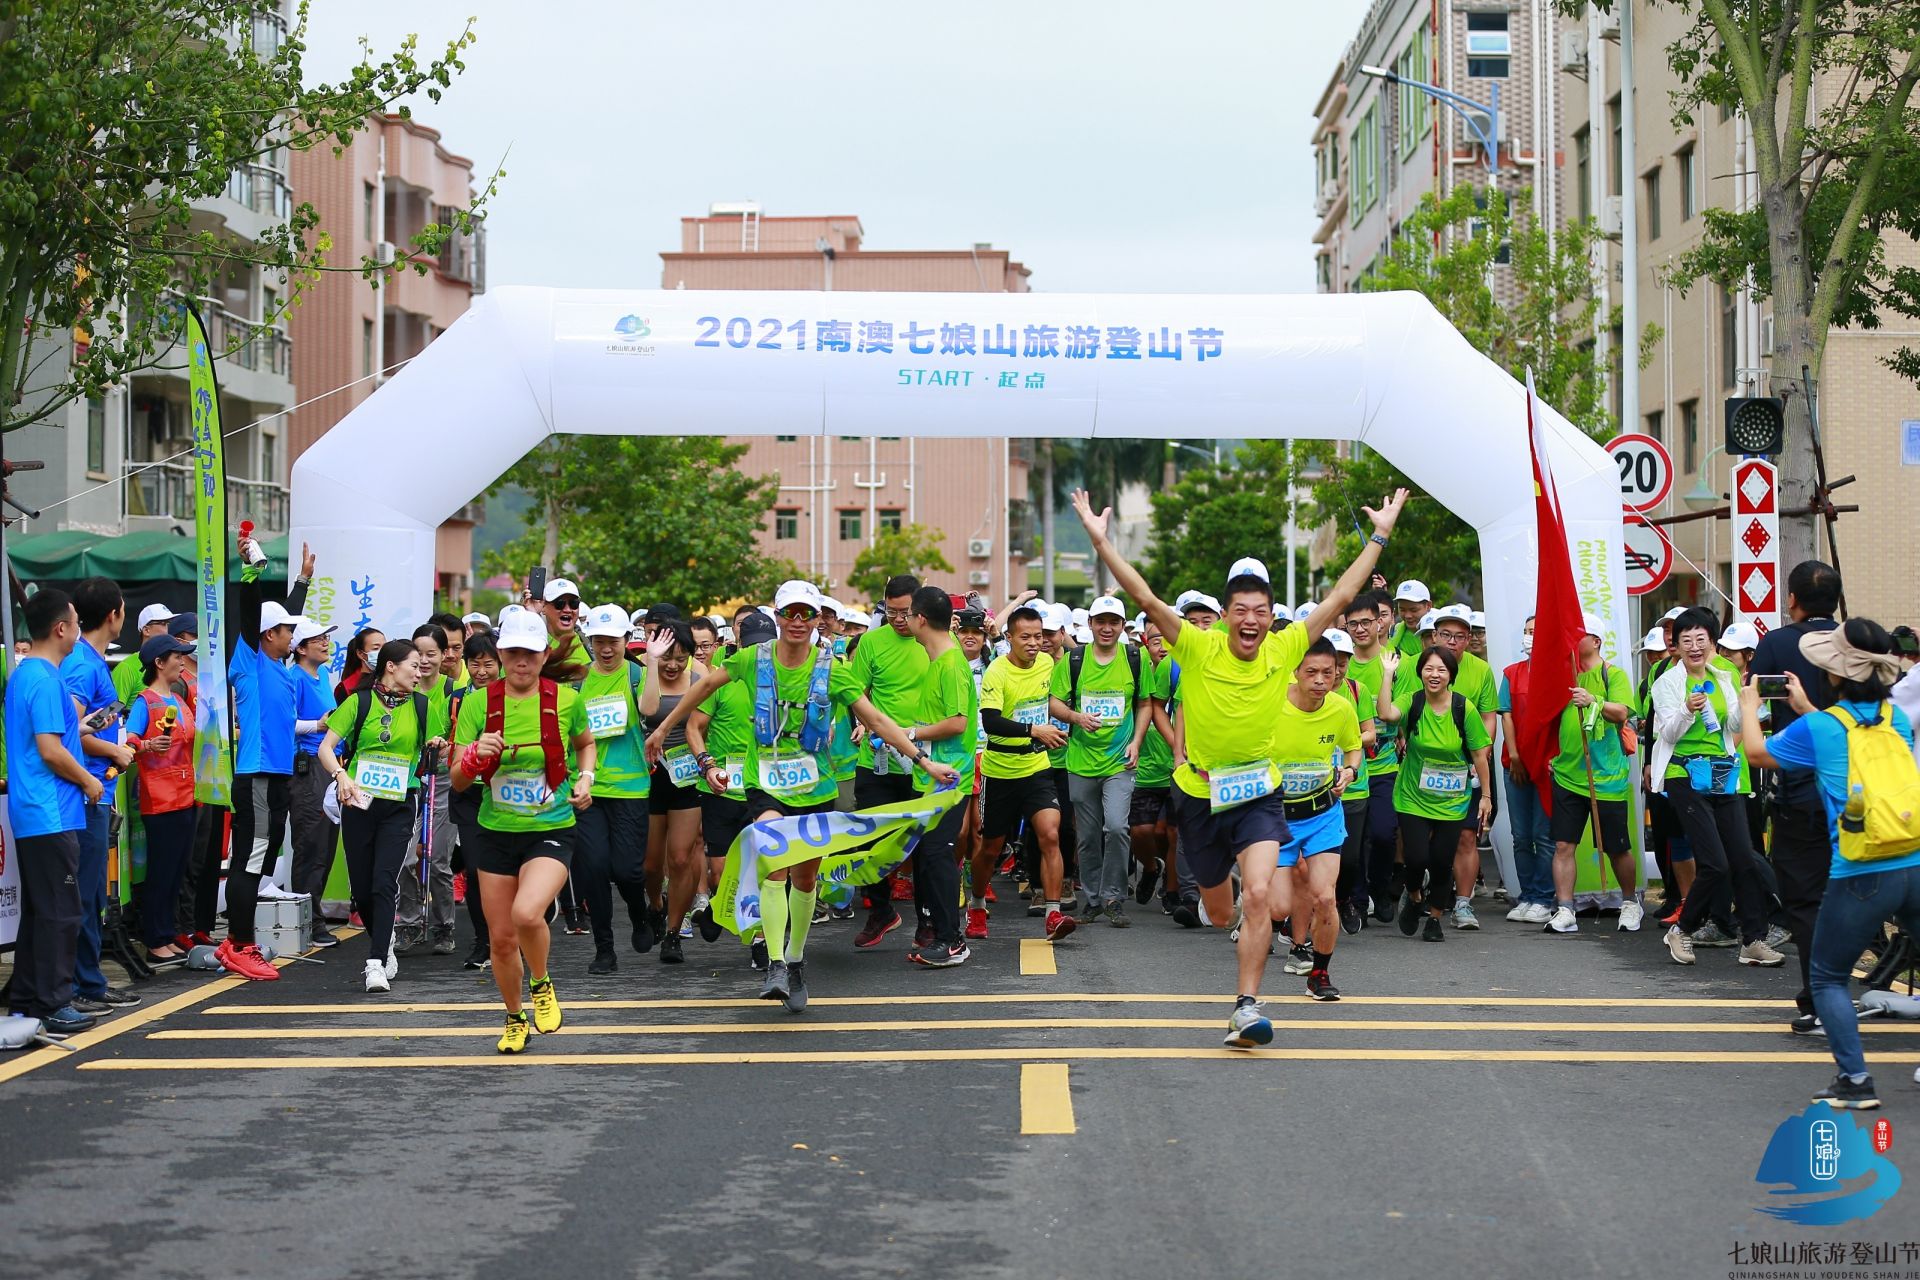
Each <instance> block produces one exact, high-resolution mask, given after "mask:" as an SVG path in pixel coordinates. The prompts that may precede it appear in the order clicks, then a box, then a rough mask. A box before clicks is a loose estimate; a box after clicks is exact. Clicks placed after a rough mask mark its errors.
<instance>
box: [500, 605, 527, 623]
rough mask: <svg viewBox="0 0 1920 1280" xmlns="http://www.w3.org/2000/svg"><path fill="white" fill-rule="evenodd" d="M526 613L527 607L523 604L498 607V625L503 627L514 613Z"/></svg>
mask: <svg viewBox="0 0 1920 1280" xmlns="http://www.w3.org/2000/svg"><path fill="white" fill-rule="evenodd" d="M526 611H527V607H526V606H525V605H523V604H508V605H502V606H500V625H501V626H503V627H504V626H506V625H507V619H508V618H511V617H512V616H513V615H514V614H516V613H525V612H526Z"/></svg>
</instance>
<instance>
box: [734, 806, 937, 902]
mask: <svg viewBox="0 0 1920 1280" xmlns="http://www.w3.org/2000/svg"><path fill="white" fill-rule="evenodd" d="M960 799H961V794H960V790H959V788H958V787H948V788H947V789H945V790H943V791H935V792H933V793H931V794H929V795H923V796H916V797H915V798H914V799H912V800H901V801H897V802H895V803H893V804H883V805H878V806H876V807H874V808H872V809H860V810H856V811H855V812H853V813H832V812H830V813H808V814H802V815H801V816H799V817H796V818H773V819H770V820H768V821H765V822H750V823H748V824H747V825H746V827H745V828H744V829H743V830H742V831H741V832H740V835H739V837H738V838H737V839H735V840H734V842H733V846H732V847H731V848H730V849H728V850H727V863H726V866H725V868H724V869H723V870H722V871H721V873H720V887H719V889H718V890H717V891H716V892H715V894H714V897H713V918H714V920H715V922H717V923H718V924H719V925H720V926H721V927H722V928H724V929H726V930H728V931H729V932H731V933H736V934H739V935H740V936H741V937H743V938H744V937H746V936H747V935H748V934H749V933H752V932H753V931H754V930H755V929H757V928H759V927H760V882H761V881H762V879H764V878H765V877H766V876H768V875H771V874H772V873H773V872H776V871H781V870H784V869H785V868H787V867H792V866H797V865H798V864H800V863H802V862H809V861H811V860H813V859H814V858H819V859H821V862H820V892H821V895H822V896H823V897H825V898H826V899H827V900H828V901H833V900H835V898H836V897H838V896H839V895H841V894H844V893H848V892H850V891H851V890H852V889H854V888H857V887H859V886H861V885H869V884H878V883H879V882H880V880H881V879H883V878H884V877H885V876H886V875H887V873H889V872H890V871H892V870H893V869H894V868H895V867H897V866H899V865H900V864H901V863H902V862H905V861H906V860H907V859H908V858H910V857H912V856H913V851H914V849H915V848H917V847H918V846H919V843H920V839H921V837H922V836H924V835H926V833H927V832H928V831H930V830H931V829H932V828H933V827H934V826H935V824H937V823H938V822H939V821H940V819H941V818H942V817H943V816H944V815H945V814H946V812H947V810H949V809H951V808H953V806H954V805H955V804H957V803H959V801H960Z"/></svg>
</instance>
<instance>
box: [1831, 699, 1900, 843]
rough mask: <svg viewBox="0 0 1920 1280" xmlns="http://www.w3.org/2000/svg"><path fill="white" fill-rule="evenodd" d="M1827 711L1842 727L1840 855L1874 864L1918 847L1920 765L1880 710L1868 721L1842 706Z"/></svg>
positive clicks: (1890, 721) (1886, 716) (1889, 720)
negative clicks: (1843, 781) (1844, 780)
mask: <svg viewBox="0 0 1920 1280" xmlns="http://www.w3.org/2000/svg"><path fill="white" fill-rule="evenodd" d="M1827 714H1828V715H1830V716H1832V717H1833V718H1834V719H1836V720H1838V721H1839V722H1840V723H1841V725H1842V726H1843V727H1844V728H1845V729H1846V731H1847V803H1846V807H1845V809H1844V810H1842V812H1841V814H1840V856H1841V857H1842V858H1845V859H1846V860H1847V861H1848V862H1880V861H1882V860H1884V859H1887V858H1900V857H1904V856H1906V855H1907V854H1910V853H1913V852H1916V851H1920V766H1917V765H1915V763H1914V759H1913V752H1912V751H1911V750H1909V749H1908V747H1907V744H1906V742H1905V741H1904V740H1903V739H1902V738H1901V737H1900V735H1899V733H1897V732H1896V731H1895V730H1894V727H1893V723H1892V720H1891V718H1890V717H1889V716H1888V715H1886V714H1885V713H1884V712H1883V713H1882V714H1881V716H1880V718H1879V719H1877V720H1874V721H1872V722H1871V723H1868V724H1862V723H1860V721H1859V720H1857V719H1855V718H1854V716H1853V713H1852V712H1850V711H1848V710H1847V709H1846V708H1845V707H1829V708H1828V709H1827Z"/></svg>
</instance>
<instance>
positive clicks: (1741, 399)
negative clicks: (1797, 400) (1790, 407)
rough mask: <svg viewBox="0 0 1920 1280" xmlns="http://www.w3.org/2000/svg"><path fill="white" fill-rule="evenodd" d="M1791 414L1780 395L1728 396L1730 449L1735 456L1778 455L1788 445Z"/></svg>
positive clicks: (1728, 437)
mask: <svg viewBox="0 0 1920 1280" xmlns="http://www.w3.org/2000/svg"><path fill="white" fill-rule="evenodd" d="M1786 438H1787V414H1786V409H1785V406H1784V402H1783V401H1782V400H1781V399H1780V398H1779V397H1778V396H1729V397H1728V398H1727V438H1726V446H1727V452H1728V453H1730V454H1732V455H1734V456H1735V457H1740V456H1746V457H1769V458H1771V457H1778V456H1779V454H1780V453H1781V452H1782V450H1783V448H1784V447H1785V444H1786Z"/></svg>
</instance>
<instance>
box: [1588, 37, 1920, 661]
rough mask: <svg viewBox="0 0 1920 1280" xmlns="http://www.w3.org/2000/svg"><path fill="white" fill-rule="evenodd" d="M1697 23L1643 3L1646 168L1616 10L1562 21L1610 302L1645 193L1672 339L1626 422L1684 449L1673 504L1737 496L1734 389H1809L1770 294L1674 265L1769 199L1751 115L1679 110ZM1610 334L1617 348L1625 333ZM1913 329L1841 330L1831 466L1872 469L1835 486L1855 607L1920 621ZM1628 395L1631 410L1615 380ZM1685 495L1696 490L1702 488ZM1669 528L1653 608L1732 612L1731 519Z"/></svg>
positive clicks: (1656, 312)
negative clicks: (1787, 360)
mask: <svg viewBox="0 0 1920 1280" xmlns="http://www.w3.org/2000/svg"><path fill="white" fill-rule="evenodd" d="M1694 20H1695V19H1694V15H1693V14H1691V13H1690V12H1688V11H1687V10H1685V9H1684V8H1674V7H1669V6H1662V5H1652V4H1649V3H1647V2H1646V0H1637V2H1636V3H1635V4H1634V10H1633V23H1634V54H1635V58H1634V81H1635V92H1634V102H1635V104H1636V110H1635V111H1634V112H1633V113H1632V115H1633V138H1634V157H1635V164H1634V169H1635V172H1633V173H1627V172H1625V171H1624V165H1623V146H1622V140H1623V130H1624V124H1623V113H1622V110H1621V95H1620V60H1621V52H1622V51H1621V48H1620V44H1619V35H1620V25H1619V19H1618V15H1617V14H1615V15H1612V16H1610V17H1608V16H1594V17H1592V18H1589V19H1588V20H1587V21H1585V22H1580V21H1574V22H1567V23H1564V24H1563V26H1564V27H1565V28H1566V30H1565V34H1563V36H1562V45H1561V47H1560V67H1561V74H1562V99H1563V101H1564V103H1565V112H1564V116H1563V129H1564V133H1563V135H1562V146H1563V150H1564V152H1565V155H1566V157H1567V168H1568V170H1569V172H1568V174H1567V186H1568V197H1567V198H1568V206H1569V207H1568V209H1567V216H1569V217H1579V216H1583V215H1588V214H1591V215H1592V216H1594V217H1595V218H1597V219H1598V220H1599V222H1600V224H1601V227H1602V229H1603V230H1605V231H1608V232H1609V233H1610V234H1611V236H1612V237H1613V238H1612V239H1610V240H1609V241H1607V242H1606V243H1605V244H1604V245H1603V247H1602V252H1603V254H1604V258H1605V260H1604V263H1603V269H1602V270H1601V272H1600V282H1601V288H1602V289H1603V291H1604V296H1603V302H1604V303H1605V304H1607V306H1609V307H1610V306H1612V305H1616V304H1618V303H1619V301H1620V299H1621V296H1622V288H1623V283H1624V276H1623V272H1624V255H1623V253H1622V245H1621V244H1620V243H1619V240H1618V236H1619V232H1620V223H1621V216H1620V204H1621V199H1622V197H1623V196H1624V195H1625V194H1627V193H1631V194H1632V196H1633V197H1634V199H1635V201H1636V202H1637V204H1636V221H1637V223H1638V240H1639V246H1638V247H1639V264H1638V271H1637V273H1636V275H1637V280H1636V283H1637V286H1638V289H1639V300H1640V317H1641V320H1642V322H1643V323H1653V324H1657V325H1659V326H1660V327H1661V329H1662V330H1663V331H1664V337H1663V338H1662V339H1661V341H1660V343H1659V345H1658V346H1657V347H1656V348H1655V350H1654V355H1653V361H1652V363H1651V364H1650V365H1649V366H1648V367H1647V368H1646V369H1644V370H1643V371H1642V372H1641V375H1640V394H1639V403H1638V404H1637V405H1634V406H1632V408H1631V409H1630V410H1629V411H1628V412H1626V413H1624V414H1623V415H1622V420H1623V422H1624V423H1625V424H1626V426H1627V429H1629V430H1632V429H1637V430H1640V431H1644V432H1646V433H1647V434H1649V435H1652V436H1655V437H1657V438H1658V439H1660V440H1661V441H1662V442H1663V443H1665V444H1666V446H1667V449H1668V452H1670V453H1671V454H1672V455H1673V461H1674V469H1675V472H1676V476H1675V479H1674V484H1673V492H1672V494H1670V495H1669V497H1668V499H1667V501H1666V503H1665V505H1664V507H1663V508H1662V510H1661V511H1660V512H1659V513H1658V514H1660V515H1680V514H1686V513H1687V511H1688V509H1689V507H1694V508H1701V509H1704V508H1711V507H1713V506H1717V505H1722V500H1721V497H1720V495H1723V494H1725V493H1726V492H1727V489H1728V485H1729V479H1728V477H1729V473H1730V472H1731V469H1732V465H1733V462H1734V459H1732V458H1729V457H1728V456H1727V454H1726V451H1725V450H1724V448H1723V447H1722V442H1723V440H1724V433H1725V426H1724V424H1725V405H1726V401H1727V399H1728V398H1730V397H1736V396H1765V395H1776V396H1777V395H1784V394H1796V395H1797V394H1800V388H1799V385H1798V384H1799V380H1800V373H1799V370H1797V369H1793V370H1780V369H1775V368H1773V367H1772V364H1773V361H1772V350H1773V315H1772V304H1771V303H1770V302H1767V301H1764V300H1761V299H1758V298H1756V297H1754V296H1753V294H1752V293H1751V292H1750V291H1748V290H1745V289H1732V290H1729V289H1722V288H1720V287H1718V286H1716V285H1712V284H1708V283H1695V284H1691V285H1682V284H1678V283H1676V282H1674V281H1673V280H1672V278H1671V270H1672V266H1673V264H1674V262H1675V261H1676V260H1677V259H1678V258H1679V257H1680V255H1682V254H1683V253H1685V252H1686V251H1687V250H1688V249H1690V248H1692V247H1693V246H1695V245H1696V244H1698V243H1699V240H1700V237H1701V235H1702V233H1703V230H1704V226H1705V222H1704V219H1703V218H1702V217H1701V213H1702V211H1703V210H1706V209H1709V208H1721V209H1731V210H1743V209H1748V208H1751V207H1752V206H1753V205H1754V203H1755V201H1756V198H1757V192H1756V188H1755V183H1754V181H1753V179H1752V176H1751V175H1752V174H1753V170H1754V164H1753V159H1752V150H1751V142H1750V137H1749V132H1748V121H1747V119H1746V117H1745V115H1744V114H1742V113H1739V112H1728V111H1721V110H1719V109H1717V108H1711V107H1710V108H1706V109H1704V110H1703V111H1700V112H1697V113H1695V119H1694V120H1693V121H1691V122H1689V123H1687V124H1684V125H1680V124H1676V123H1675V122H1674V120H1673V112H1672V108H1671V107H1670V106H1669V102H1670V95H1671V93H1672V92H1673V90H1674V89H1675V88H1676V87H1677V82H1676V80H1675V77H1674V75H1673V72H1672V71H1671V70H1670V69H1669V68H1668V66H1667V60H1666V52H1665V51H1666V48H1667V46H1668V45H1670V44H1671V43H1673V41H1674V40H1675V39H1677V38H1678V37H1679V36H1680V35H1681V34H1682V32H1683V31H1684V30H1685V28H1686V27H1687V26H1688V25H1689V24H1691V23H1692V22H1693V21H1694ZM1835 92H1836V87H1835V86H1834V85H1832V84H1818V83H1817V84H1816V85H1815V93H1814V104H1813V109H1814V111H1815V112H1818V110H1819V108H1820V99H1821V96H1822V95H1823V94H1825V95H1828V100H1829V101H1831V100H1832V95H1833V94H1834V93H1835ZM1884 249H1885V252H1886V256H1887V260H1888V262H1889V265H1906V266H1909V267H1914V266H1920V250H1916V247H1915V245H1914V244H1913V243H1912V242H1911V241H1907V240H1898V241H1889V242H1888V243H1887V244H1886V245H1885V246H1884ZM1604 310H1605V308H1603V311H1604ZM1903 330H1907V331H1905V332H1903ZM1600 338H1601V340H1602V341H1603V342H1606V343H1610V344H1611V346H1612V347H1613V349H1614V350H1615V351H1616V352H1617V350H1618V347H1619V343H1620V338H1621V335H1620V334H1619V333H1618V332H1617V331H1616V332H1613V333H1610V334H1603V335H1600ZM1914 340H1915V339H1914V335H1913V334H1912V332H1911V331H1910V326H1909V325H1906V324H1904V323H1899V322H1895V323H1890V324H1889V325H1888V326H1887V327H1886V328H1883V329H1880V330H1860V329H1835V330H1833V332H1832V335H1831V337H1830V338H1829V341H1828V344H1827V354H1826V367H1825V369H1824V370H1823V375H1824V376H1823V377H1822V379H1821V380H1820V383H1819V384H1818V385H1817V386H1816V387H1815V402H1816V406H1817V410H1818V415H1819V423H1820V431H1821V435H1822V437H1823V441H1824V444H1825V449H1826V466H1827V474H1828V475H1829V476H1833V477H1838V476H1843V475H1853V476H1856V477H1857V479H1856V481H1855V482H1854V483H1853V484H1852V485H1850V486H1848V487H1847V488H1844V489H1842V490H1840V491H1839V492H1838V493H1837V494H1836V496H1835V501H1837V502H1846V503H1858V504H1859V505H1860V507H1861V511H1860V513H1859V514H1856V515H1844V516H1842V517H1841V519H1840V525H1839V543H1840V546H1839V552H1840V566H1841V569H1842V571H1843V573H1844V576H1845V578H1846V584H1847V599H1848V604H1849V606H1850V608H1851V609H1852V611H1853V612H1855V613H1859V614H1864V615H1866V616H1869V617H1874V618H1879V619H1883V620H1886V621H1887V622H1888V623H1889V624H1891V623H1894V622H1902V621H1905V622H1911V621H1913V620H1914V617H1915V614H1916V611H1917V610H1920V605H1917V604H1916V601H1920V559H1916V557H1915V556H1914V555H1913V553H1912V546H1911V544H1912V536H1911V529H1912V516H1911V512H1912V511H1913V510H1914V509H1915V507H1916V505H1920V390H1916V388H1915V387H1914V385H1913V384H1912V383H1911V382H1908V381H1906V380H1905V379H1902V378H1900V377H1898V376H1896V375H1895V374H1894V373H1892V372H1891V371H1890V370H1888V369H1887V368H1886V366H1885V365H1884V364H1882V363H1881V361H1882V358H1883V357H1885V356H1888V355H1891V354H1892V353H1893V352H1894V351H1895V350H1897V349H1898V348H1899V347H1900V346H1902V345H1903V344H1910V343H1912V342H1913V341H1914ZM1614 367H1615V369H1616V370H1617V369H1618V367H1619V362H1618V359H1617V356H1616V358H1615V360H1614ZM1614 396H1615V405H1616V407H1618V405H1619V396H1620V391H1619V385H1618V381H1617V379H1616V383H1615V389H1614ZM1909 435H1911V436H1912V437H1913V438H1914V439H1913V443H1912V444H1911V445H1910V444H1908V437H1909ZM1688 494H1693V495H1695V497H1694V501H1693V502H1691V503H1689V502H1688V501H1687V495H1688ZM1669 532H1670V533H1671V535H1672V540H1673V543H1674V547H1675V550H1676V551H1677V552H1678V555H1677V556H1676V559H1675V572H1674V574H1673V575H1672V577H1670V578H1669V579H1668V581H1667V582H1666V583H1665V584H1664V585H1663V586H1661V587H1660V588H1658V589H1657V590H1656V591H1654V592H1653V593H1652V594H1651V595H1650V596H1648V597H1647V598H1646V599H1645V601H1644V605H1645V607H1646V608H1647V609H1649V610H1658V609H1665V608H1668V607H1670V606H1671V605H1673V604H1693V603H1701V604H1706V605H1709V606H1710V607H1712V608H1714V609H1716V610H1723V609H1724V608H1725V607H1726V597H1727V596H1728V595H1730V594H1731V593H1732V582H1731V561H1732V554H1731V553H1732V538H1731V534H1730V532H1729V529H1728V526H1727V522H1726V521H1724V520H1698V521H1692V522H1688V523H1684V524H1678V525H1674V526H1671V528H1670V530H1669ZM1819 545H1820V552H1821V555H1822V556H1823V557H1828V556H1830V554H1831V553H1830V550H1829V546H1828V543H1827V540H1826V538H1825V537H1824V536H1823V537H1822V538H1821V540H1820V544H1819ZM1709 579H1710V580H1711V582H1712V583H1713V584H1714V585H1713V586H1712V587H1709V586H1708V585H1707V582H1708V581H1709Z"/></svg>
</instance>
